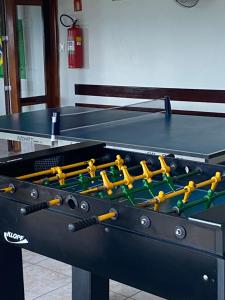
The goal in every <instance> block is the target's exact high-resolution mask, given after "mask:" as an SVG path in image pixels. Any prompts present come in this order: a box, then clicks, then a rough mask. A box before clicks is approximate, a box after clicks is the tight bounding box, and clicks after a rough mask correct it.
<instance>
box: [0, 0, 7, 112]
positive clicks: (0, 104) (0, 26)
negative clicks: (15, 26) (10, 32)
mask: <svg viewBox="0 0 225 300" xmlns="http://www.w3.org/2000/svg"><path fill="white" fill-rule="evenodd" d="M3 16H4V11H3V2H2V1H0V115H4V114H5V113H6V108H5V82H4V65H3V64H4V53H3V36H4V17H3Z"/></svg>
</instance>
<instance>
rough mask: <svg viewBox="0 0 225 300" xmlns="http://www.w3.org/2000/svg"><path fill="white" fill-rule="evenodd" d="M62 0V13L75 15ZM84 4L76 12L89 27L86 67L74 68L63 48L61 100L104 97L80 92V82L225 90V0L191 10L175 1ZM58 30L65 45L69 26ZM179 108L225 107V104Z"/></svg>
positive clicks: (208, 0)
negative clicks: (77, 85) (77, 86)
mask: <svg viewBox="0 0 225 300" xmlns="http://www.w3.org/2000/svg"><path fill="white" fill-rule="evenodd" d="M58 1H59V14H61V13H69V14H71V15H73V16H74V12H73V1H72V0H58ZM83 8H84V9H83V12H79V13H77V14H76V16H77V17H78V19H79V20H80V23H81V25H82V27H83V28H84V34H85V61H86V66H85V68H84V69H82V70H69V69H68V68H67V53H66V51H64V52H61V55H60V58H61V62H60V75H61V76H60V77H61V97H62V105H68V104H73V103H74V102H76V101H77V99H79V100H78V101H79V102H81V101H83V102H89V103H90V102H92V103H93V102H96V101H97V103H99V97H98V98H95V97H91V98H90V97H81V96H76V97H75V95H74V84H75V83H84V84H109V85H127V86H146V87H148V86H149V87H172V88H199V89H225V1H224V0H200V3H199V5H198V6H196V7H195V8H192V9H187V8H183V7H180V6H178V4H177V3H176V2H175V0H138V1H137V0H121V1H112V0H83ZM59 29H60V43H61V44H64V43H66V29H65V28H63V27H62V26H61V25H60V28H59ZM101 101H102V102H103V103H118V99H105V98H102V99H101ZM120 103H122V102H120ZM123 103H124V100H123ZM193 105H194V106H195V107H193ZM203 105H204V104H203ZM174 107H179V108H180V107H183V108H186V109H193V110H197V109H203V110H210V111H224V112H225V106H224V105H208V104H207V106H206V105H204V107H203V106H202V104H189V103H186V104H185V103H178V104H177V103H175V106H174Z"/></svg>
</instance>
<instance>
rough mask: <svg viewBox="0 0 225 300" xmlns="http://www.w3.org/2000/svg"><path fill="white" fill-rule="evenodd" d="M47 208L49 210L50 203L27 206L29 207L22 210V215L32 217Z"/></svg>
mask: <svg viewBox="0 0 225 300" xmlns="http://www.w3.org/2000/svg"><path fill="white" fill-rule="evenodd" d="M45 208H48V202H42V203H38V204H34V205H30V206H27V207H23V208H21V209H20V213H21V214H22V215H23V216H27V215H30V214H32V213H35V212H37V211H39V210H42V209H45Z"/></svg>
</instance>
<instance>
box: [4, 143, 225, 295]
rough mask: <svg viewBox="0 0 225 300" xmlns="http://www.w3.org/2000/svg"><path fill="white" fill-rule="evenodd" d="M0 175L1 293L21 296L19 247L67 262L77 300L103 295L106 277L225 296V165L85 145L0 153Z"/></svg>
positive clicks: (163, 291) (161, 289) (146, 287)
mask: <svg viewBox="0 0 225 300" xmlns="http://www.w3.org/2000/svg"><path fill="white" fill-rule="evenodd" d="M0 174H1V176H0V197H1V199H0V200H1V201H0V242H1V247H0V253H1V255H0V265H1V281H0V287H1V299H4V300H7V299H10V300H12V299H16V300H22V299H24V291H23V275H22V274H23V273H22V255H21V249H22V248H24V249H28V250H30V251H34V252H36V253H40V254H43V255H46V256H48V257H51V258H54V259H57V260H59V261H62V262H65V263H67V264H70V265H72V266H73V299H76V300H88V299H89V300H90V299H91V300H107V299H109V279H113V280H116V281H119V282H122V283H124V284H127V285H130V286H133V287H136V288H138V289H140V290H143V291H146V292H149V293H153V294H155V295H158V296H161V297H163V298H166V299H173V300H176V299H177V300H192V299H193V300H200V299H204V300H212V299H219V300H224V299H225V289H224V284H225V260H224V249H225V237H224V224H225V181H224V178H225V166H222V165H210V164H205V163H200V162H193V161H187V160H181V159H176V158H174V156H173V155H168V156H154V155H150V154H147V153H139V152H133V151H125V150H116V149H108V148H107V147H105V144H103V143H96V142H86V143H80V144H75V145H70V146H65V147H58V148H54V149H47V150H42V151H39V152H35V153H30V154H24V155H19V156H16V157H13V158H5V159H2V160H1V161H0ZM46 284H47V282H46Z"/></svg>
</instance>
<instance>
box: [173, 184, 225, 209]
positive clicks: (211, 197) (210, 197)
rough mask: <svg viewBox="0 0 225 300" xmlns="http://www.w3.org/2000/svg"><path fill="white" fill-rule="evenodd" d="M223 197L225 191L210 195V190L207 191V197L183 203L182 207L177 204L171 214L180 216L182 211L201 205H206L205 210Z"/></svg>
mask: <svg viewBox="0 0 225 300" xmlns="http://www.w3.org/2000/svg"><path fill="white" fill-rule="evenodd" d="M224 195H225V191H221V192H217V193H212V191H211V190H209V191H208V193H207V195H205V196H204V197H202V198H200V199H197V200H195V201H191V202H188V203H185V204H184V203H183V205H180V204H178V205H177V206H175V207H174V208H173V212H176V213H177V214H178V215H180V214H182V213H183V212H184V211H186V210H188V209H190V208H193V207H196V206H198V205H201V204H204V203H205V204H206V209H208V208H209V207H210V206H211V204H212V202H213V201H215V200H216V199H218V198H219V197H223V196H224Z"/></svg>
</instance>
